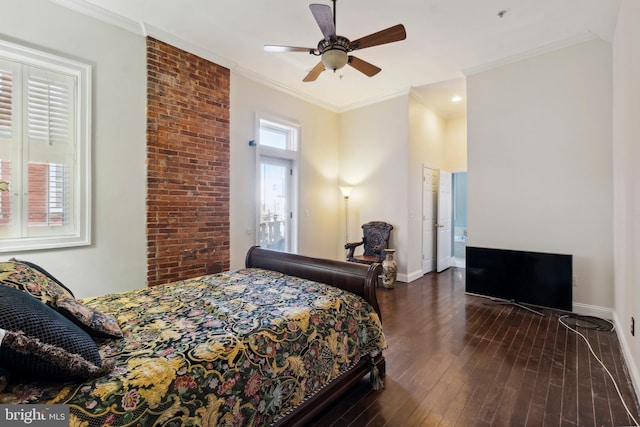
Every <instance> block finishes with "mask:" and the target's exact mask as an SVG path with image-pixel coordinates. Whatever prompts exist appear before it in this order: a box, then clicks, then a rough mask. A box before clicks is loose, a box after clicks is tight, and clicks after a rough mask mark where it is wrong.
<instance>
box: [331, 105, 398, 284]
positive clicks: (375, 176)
mask: <svg viewBox="0 0 640 427" xmlns="http://www.w3.org/2000/svg"><path fill="white" fill-rule="evenodd" d="M407 108H408V94H407V95H401V96H398V97H396V98H393V99H389V100H386V101H381V102H379V103H376V104H373V105H369V106H365V107H361V108H358V109H354V110H350V111H347V112H344V113H342V114H340V118H339V120H340V141H341V144H340V153H339V156H340V177H341V181H342V182H343V183H346V184H349V185H352V186H353V187H354V189H353V192H352V193H351V197H350V199H349V240H350V241H352V242H357V241H360V240H361V239H362V228H361V226H362V224H364V223H366V222H369V221H385V222H388V223H390V224H392V225H393V227H394V229H393V230H392V232H391V241H390V246H391V247H392V248H393V249H396V260H397V262H398V276H400V275H402V274H405V275H406V273H407V250H408V238H409V234H408V233H409V231H408V229H407V217H408V213H407V210H408V193H407V188H408V187H407V184H408V181H407V180H408V172H407V165H408V140H409V135H408V132H409V130H408V129H409V123H408V111H407ZM342 220H344V218H342ZM342 240H344V233H342V239H341V240H340V242H339V248H338V251H339V253H340V254H341V256H344V254H345V250H344V249H340V248H343V247H344V243H343V242H342Z"/></svg>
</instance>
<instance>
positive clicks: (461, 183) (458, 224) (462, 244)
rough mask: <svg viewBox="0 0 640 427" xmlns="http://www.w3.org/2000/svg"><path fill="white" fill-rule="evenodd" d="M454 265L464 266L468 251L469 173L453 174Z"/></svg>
mask: <svg viewBox="0 0 640 427" xmlns="http://www.w3.org/2000/svg"><path fill="white" fill-rule="evenodd" d="M452 175H453V183H452V185H453V237H452V239H453V241H452V242H451V244H452V247H453V265H454V266H455V267H462V268H464V267H465V265H466V259H465V258H466V251H467V173H466V172H454V173H453V174H452Z"/></svg>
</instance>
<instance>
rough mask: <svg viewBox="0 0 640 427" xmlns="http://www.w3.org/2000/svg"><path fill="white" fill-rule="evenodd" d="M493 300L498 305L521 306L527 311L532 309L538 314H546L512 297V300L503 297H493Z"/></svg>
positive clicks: (543, 315)
mask: <svg viewBox="0 0 640 427" xmlns="http://www.w3.org/2000/svg"><path fill="white" fill-rule="evenodd" d="M491 301H493V302H494V303H495V304H496V305H513V306H515V307H519V308H522V309H525V310H527V311H530V312H532V313H533V314H537V315H538V316H542V317H545V316H546V315H545V314H544V313H543V312H541V311H538V310H534V309H533V308H531V307H528V306H526V305H524V304H522V303H520V302H518V301H516V300H514V299H512V300H503V299H498V298H491Z"/></svg>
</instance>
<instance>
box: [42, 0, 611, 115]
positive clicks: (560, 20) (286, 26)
mask: <svg viewBox="0 0 640 427" xmlns="http://www.w3.org/2000/svg"><path fill="white" fill-rule="evenodd" d="M52 1H54V2H55V3H58V4H61V5H63V6H66V7H69V8H72V9H74V10H77V11H80V12H83V13H86V14H89V15H92V16H95V17H98V18H100V19H103V20H106V21H108V22H111V23H114V24H116V25H120V26H122V27H124V28H127V29H129V30H132V31H136V32H139V33H141V34H143V35H150V36H153V37H156V38H158V39H160V40H163V41H165V42H167V43H171V44H173V45H175V46H177V47H180V48H182V49H185V50H189V51H191V52H193V53H195V54H198V55H200V56H203V57H205V58H207V59H210V60H212V61H214V62H217V63H218V64H220V65H223V66H225V67H228V68H230V69H232V70H233V71H234V72H238V73H241V74H243V75H245V76H247V77H250V78H254V79H258V80H260V81H263V82H265V83H267V84H269V85H272V86H276V87H278V88H280V89H283V90H285V91H288V92H289V93H292V94H294V95H297V96H300V97H303V98H305V99H308V100H311V101H312V102H315V103H317V104H319V105H322V106H324V107H326V108H329V109H332V110H334V111H345V110H348V109H351V108H354V107H357V106H359V105H364V104H367V103H370V102H375V101H378V100H381V99H384V98H387V97H391V96H395V95H397V94H400V93H407V92H408V91H409V90H413V91H414V93H415V94H416V95H417V96H418V97H419V98H420V99H421V100H422V101H423V102H424V103H426V104H432V107H433V108H437V109H439V110H440V111H441V112H442V114H443V115H445V116H447V115H456V114H460V111H464V104H465V103H464V100H463V102H461V103H458V104H456V105H453V106H452V105H451V103H450V102H449V99H450V97H451V95H452V94H453V93H459V94H460V95H461V96H463V97H464V88H465V85H464V76H465V74H468V73H469V72H476V71H479V70H483V69H488V68H490V67H491V66H495V65H498V64H501V63H506V62H510V61H512V60H515V59H520V58H524V57H527V56H530V55H533V54H536V53H541V52H544V51H548V50H552V49H556V48H559V47H564V46H568V45H571V44H573V43H577V42H581V41H585V40H589V39H591V38H594V37H600V38H602V39H605V40H610V39H611V37H612V34H613V31H614V25H615V18H616V15H617V10H618V6H619V0H393V1H390V0H387V1H382V0H338V1H337V13H336V18H337V19H336V21H337V22H336V27H337V33H338V34H339V35H343V36H345V37H347V38H349V39H351V40H354V39H357V38H360V37H362V36H366V35H368V34H371V33H373V32H376V31H379V30H382V29H384V28H388V27H390V26H393V25H395V24H400V23H401V24H404V26H405V28H406V32H407V39H406V40H403V41H400V42H395V43H390V44H386V45H381V46H375V47H371V48H367V49H362V50H358V51H354V52H353V55H355V56H357V57H359V58H361V59H364V60H365V61H368V62H371V63H373V64H375V65H377V66H379V67H381V68H382V71H381V72H380V73H379V74H378V75H376V76H374V77H371V78H370V77H366V76H365V75H363V74H361V73H360V72H358V71H356V70H355V69H353V68H351V67H349V66H347V67H345V68H343V69H341V70H338V71H337V72H336V73H333V72H331V71H324V72H323V73H322V74H321V75H320V77H319V78H318V79H317V80H316V81H315V82H310V83H304V82H302V79H303V77H304V76H305V75H306V74H307V72H308V71H309V70H310V69H311V68H313V66H314V65H316V64H317V63H318V59H319V58H318V57H315V56H312V55H309V54H307V53H294V52H287V53H273V52H264V50H263V46H264V45H265V44H275V45H288V46H301V47H316V46H317V44H318V42H319V41H320V39H321V38H322V34H321V32H320V29H319V28H318V26H317V24H316V22H315V20H314V18H313V16H312V14H311V12H310V10H309V3H312V2H316V3H324V4H329V5H330V4H331V1H330V0H309V1H302V0H298V1H291V0H230V1H224V2H223V1H219V0H180V1H176V0H52ZM501 11H506V12H505V13H504V14H503V16H502V17H500V16H499V14H500V12H501ZM438 100H443V101H438ZM461 109H462V110H461Z"/></svg>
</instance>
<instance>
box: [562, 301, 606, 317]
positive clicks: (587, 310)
mask: <svg viewBox="0 0 640 427" xmlns="http://www.w3.org/2000/svg"><path fill="white" fill-rule="evenodd" d="M572 311H573V312H574V313H576V314H582V315H585V316H593V317H600V318H602V319H607V320H613V314H614V312H613V309H611V308H608V307H600V306H597V305H589V304H582V303H579V302H574V303H573V309H572Z"/></svg>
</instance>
